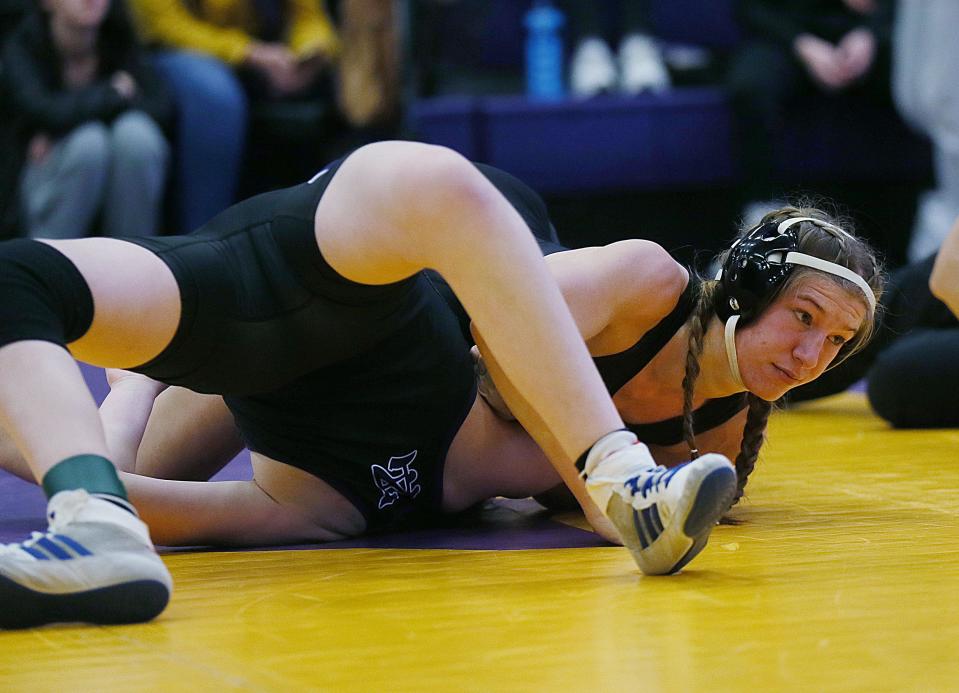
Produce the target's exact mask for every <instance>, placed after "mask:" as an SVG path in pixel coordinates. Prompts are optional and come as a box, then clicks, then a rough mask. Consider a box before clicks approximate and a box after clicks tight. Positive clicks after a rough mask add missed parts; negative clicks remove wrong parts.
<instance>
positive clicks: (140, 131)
mask: <svg viewBox="0 0 959 693" xmlns="http://www.w3.org/2000/svg"><path fill="white" fill-rule="evenodd" d="M169 158H170V148H169V145H168V144H167V142H166V139H165V138H164V137H163V133H162V132H161V131H160V128H159V127H158V126H157V125H156V123H154V122H153V120H152V119H151V118H150V117H149V116H147V115H146V114H144V113H141V112H139V111H128V112H126V113H124V114H123V115H121V116H120V117H118V118H117V119H116V120H114V121H113V123H112V124H111V125H104V124H103V123H100V122H89V123H84V124H83V125H80V126H78V127H76V128H74V129H73V130H72V131H70V132H69V133H68V134H67V135H66V136H64V137H63V138H62V139H60V140H59V141H58V142H57V143H56V144H55V145H54V147H53V149H52V151H51V152H50V153H49V154H48V155H47V157H46V158H45V159H44V160H43V161H41V162H40V163H28V164H27V166H26V167H25V168H24V171H23V174H22V176H21V180H20V203H21V209H22V211H23V219H24V220H25V223H26V230H27V234H28V235H29V236H30V237H31V238H79V237H82V236H86V235H87V234H88V233H89V232H90V230H91V229H90V227H91V225H92V223H93V220H94V219H95V218H96V215H97V212H100V213H101V219H102V228H101V229H100V231H101V232H102V233H103V235H105V236H145V235H154V234H155V233H156V231H157V225H158V223H159V217H160V205H161V204H162V199H163V184H164V181H165V179H166V171H167V163H168V161H169Z"/></svg>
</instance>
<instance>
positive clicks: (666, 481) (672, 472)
mask: <svg viewBox="0 0 959 693" xmlns="http://www.w3.org/2000/svg"><path fill="white" fill-rule="evenodd" d="M687 464H689V462H686V463H685V464H681V465H679V466H678V467H673V468H672V469H670V470H669V471H668V472H666V474H664V475H663V478H662V479H660V483H662V484H663V487H664V488H665V487H666V486H669V482H670V481H672V480H673V477H674V476H676V472H678V471H679V470H680V469H682V468H683V467H685V466H686V465H687Z"/></svg>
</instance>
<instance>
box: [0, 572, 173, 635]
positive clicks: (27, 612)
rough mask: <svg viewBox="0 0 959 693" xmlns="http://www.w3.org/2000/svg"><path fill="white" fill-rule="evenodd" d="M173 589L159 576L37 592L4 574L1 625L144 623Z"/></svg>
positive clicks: (0, 585) (0, 589)
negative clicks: (65, 591) (61, 591)
mask: <svg viewBox="0 0 959 693" xmlns="http://www.w3.org/2000/svg"><path fill="white" fill-rule="evenodd" d="M169 601H170V590H169V589H168V588H167V586H166V585H165V584H163V583H162V582H159V581H156V580H135V581H133V582H123V583H120V584H118V585H111V586H110V587H100V588H97V589H93V590H88V591H86V592H75V593H71V594H47V593H45V592H35V591H34V590H31V589H29V588H26V587H24V586H23V585H20V584H18V583H16V582H14V581H12V580H10V579H9V578H7V577H4V576H2V575H0V602H2V604H3V609H2V610H0V628H5V629H15V628H33V627H35V626H42V625H44V624H47V623H73V622H82V623H96V624H100V625H119V624H124V623H143V622H144V621H149V620H151V619H153V618H155V617H156V616H158V615H159V614H160V613H161V612H162V611H163V610H164V609H165V608H166V605H167V603H168V602H169Z"/></svg>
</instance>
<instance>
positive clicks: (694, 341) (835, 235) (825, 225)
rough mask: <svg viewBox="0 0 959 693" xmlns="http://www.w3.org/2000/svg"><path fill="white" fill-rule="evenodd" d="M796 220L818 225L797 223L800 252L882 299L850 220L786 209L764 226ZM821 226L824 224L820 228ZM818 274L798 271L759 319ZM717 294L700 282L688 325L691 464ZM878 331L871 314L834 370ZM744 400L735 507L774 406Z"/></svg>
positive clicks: (712, 284)
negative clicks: (844, 271) (856, 278)
mask: <svg viewBox="0 0 959 693" xmlns="http://www.w3.org/2000/svg"><path fill="white" fill-rule="evenodd" d="M794 217H807V218H812V219H813V220H814V221H804V222H800V223H799V233H798V236H799V248H800V250H801V251H802V252H804V253H807V254H809V255H814V256H816V257H820V258H822V259H824V260H828V261H830V262H834V263H836V264H839V265H842V266H844V267H847V268H849V269H851V270H852V271H854V272H856V273H857V274H859V275H860V276H862V277H863V279H865V280H866V282H867V283H868V284H869V287H870V288H871V289H872V290H873V292H874V293H875V294H876V297H877V299H878V297H879V296H880V294H881V293H882V286H883V281H884V280H883V274H882V269H881V267H880V264H879V262H878V260H877V259H876V254H875V252H874V251H873V250H872V249H871V248H870V247H869V245H868V244H867V243H865V242H864V241H862V240H861V239H859V238H857V237H855V236H854V235H852V232H851V231H849V229H850V228H851V224H850V223H849V222H848V221H846V220H841V221H839V220H835V219H832V218H830V217H829V216H828V215H827V214H826V213H825V212H822V211H821V210H819V209H816V208H812V207H801V206H800V207H784V208H782V209H779V210H776V211H774V212H771V213H769V214H767V215H766V216H765V217H763V219H762V221H761V222H760V223H767V222H770V221H782V220H785V219H787V218H794ZM820 221H821V224H820V223H818V222H820ZM751 228H752V227H750V228H744V229H741V231H740V235H744V234H745V233H747V232H748V231H749V230H751ZM837 228H838V229H842V231H844V232H845V233H839V232H837V231H836V229H837ZM727 253H728V251H727ZM725 257H726V254H723V256H721V257H720V262H722V261H724V260H725ZM814 271H816V270H807V269H806V268H797V269H796V271H794V272H792V274H791V275H790V276H789V277H788V278H787V280H786V281H785V282H783V284H782V285H781V286H779V287H778V288H777V289H776V290H775V291H773V292H771V293H770V295H768V296H765V297H764V298H763V301H762V302H761V304H760V305H759V307H758V310H757V311H756V315H759V314H760V313H762V311H763V310H765V309H766V307H767V306H769V304H770V303H772V302H773V301H774V300H775V299H776V298H777V297H778V296H779V295H780V294H781V293H782V292H783V291H784V290H785V289H786V287H788V286H790V285H791V284H793V283H794V282H795V281H797V279H798V277H801V276H803V275H804V274H807V273H808V272H814ZM831 278H832V279H834V280H835V281H836V282H838V283H839V284H840V285H842V286H844V287H845V288H849V286H850V282H848V281H847V280H845V279H842V278H840V277H831ZM718 289H719V282H717V281H714V280H701V281H700V284H699V294H698V296H697V300H696V305H695V307H694V309H693V311H692V314H691V315H690V316H689V319H688V320H687V323H686V324H687V326H688V328H689V346H688V349H687V351H686V370H685V375H684V377H683V440H684V441H685V442H686V445H687V446H689V452H690V457H691V458H692V459H695V458H696V457H697V456H698V455H699V450H698V448H697V446H696V436H695V429H694V426H693V392H694V390H695V384H696V379H697V378H698V377H699V372H700V364H699V358H700V356H701V355H702V352H703V338H704V336H705V334H706V330H707V328H708V326H709V322H710V321H711V320H714V319H718V318H717V316H716V313H715V305H716V304H715V301H716V296H717V293H718ZM853 290H854V291H858V289H856V288H854V287H853ZM874 330H875V316H869V315H867V317H866V321H865V323H864V324H863V326H862V327H861V328H860V329H859V331H858V332H857V334H856V336H855V337H854V338H853V339H852V340H850V342H849V343H848V344H846V345H844V347H843V350H841V351H840V353H839V356H838V358H837V359H836V361H835V362H834V363H833V364H831V366H833V365H835V364H836V363H839V362H840V361H841V360H843V359H845V358H848V357H849V356H850V355H851V354H853V353H855V352H856V351H858V350H859V349H862V348H863V347H864V346H865V345H866V344H867V343H868V341H869V339H870V338H871V337H872V334H873V332H874ZM746 400H747V406H748V413H747V415H746V424H745V426H744V427H743V438H742V444H741V446H740V449H739V454H738V455H737V456H736V460H735V466H736V476H737V479H738V484H737V490H736V495H735V497H734V499H733V504H735V503H737V502H738V501H739V499H740V498H742V496H743V493H744V490H745V488H746V482H747V481H748V479H749V475H750V474H751V473H752V471H753V469H754V468H755V466H756V460H757V459H758V457H759V451H760V449H761V448H762V445H763V442H764V440H765V433H766V426H767V423H768V421H769V415H770V413H771V412H772V409H773V403H771V402H767V401H766V400H764V399H762V398H760V397H757V396H756V395H754V394H752V393H751V392H750V393H748V394H747V396H746Z"/></svg>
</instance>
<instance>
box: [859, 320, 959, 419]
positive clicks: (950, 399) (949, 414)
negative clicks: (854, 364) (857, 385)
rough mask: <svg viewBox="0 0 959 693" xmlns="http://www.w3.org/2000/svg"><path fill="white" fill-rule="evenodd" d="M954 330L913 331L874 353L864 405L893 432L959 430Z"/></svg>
mask: <svg viewBox="0 0 959 693" xmlns="http://www.w3.org/2000/svg"><path fill="white" fill-rule="evenodd" d="M957 354H959V328H952V329H939V330H931V329H929V330H927V329H923V330H916V331H914V332H912V333H910V334H909V335H907V336H905V337H903V338H902V339H900V340H899V341H898V342H896V343H895V344H893V345H892V346H891V347H890V348H889V349H887V350H886V351H884V352H883V353H882V354H880V356H879V359H878V360H877V361H876V364H875V365H874V366H873V368H872V370H870V372H869V402H870V404H872V406H873V409H875V410H876V413H877V414H879V416H881V417H883V418H884V419H886V420H887V421H889V423H891V424H892V425H893V426H895V427H897V428H955V427H957V426H959V398H957V397H956V392H959V361H957V360H956V355H957Z"/></svg>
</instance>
